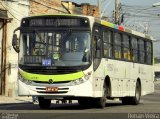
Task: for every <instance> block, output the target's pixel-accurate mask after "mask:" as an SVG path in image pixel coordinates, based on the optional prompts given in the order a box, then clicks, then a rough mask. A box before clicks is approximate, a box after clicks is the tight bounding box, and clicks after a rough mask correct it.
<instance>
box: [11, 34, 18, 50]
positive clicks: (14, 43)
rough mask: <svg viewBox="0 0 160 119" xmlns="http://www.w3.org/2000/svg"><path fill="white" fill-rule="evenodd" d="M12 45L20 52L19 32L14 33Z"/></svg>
mask: <svg viewBox="0 0 160 119" xmlns="http://www.w3.org/2000/svg"><path fill="white" fill-rule="evenodd" d="M12 46H13V49H14V50H15V51H16V52H17V53H19V43H18V38H17V34H13V37H12Z"/></svg>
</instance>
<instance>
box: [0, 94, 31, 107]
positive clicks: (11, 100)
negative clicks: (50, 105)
mask: <svg viewBox="0 0 160 119" xmlns="http://www.w3.org/2000/svg"><path fill="white" fill-rule="evenodd" d="M17 103H32V97H18V96H17V97H6V96H0V105H7V104H17Z"/></svg>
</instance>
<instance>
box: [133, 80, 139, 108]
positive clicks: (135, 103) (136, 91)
mask: <svg viewBox="0 0 160 119" xmlns="http://www.w3.org/2000/svg"><path fill="white" fill-rule="evenodd" d="M140 97H141V86H140V83H139V81H137V83H136V89H135V96H134V97H132V99H131V104H133V105H138V104H139V102H140Z"/></svg>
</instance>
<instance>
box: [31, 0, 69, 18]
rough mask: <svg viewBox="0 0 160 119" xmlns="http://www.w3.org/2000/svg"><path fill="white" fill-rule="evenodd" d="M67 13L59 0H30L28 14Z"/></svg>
mask: <svg viewBox="0 0 160 119" xmlns="http://www.w3.org/2000/svg"><path fill="white" fill-rule="evenodd" d="M59 13H62V14H65V13H68V12H67V11H66V10H65V9H64V7H63V6H62V4H61V0H33V1H30V15H31V16H32V15H42V14H59Z"/></svg>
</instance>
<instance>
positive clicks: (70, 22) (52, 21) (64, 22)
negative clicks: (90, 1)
mask: <svg viewBox="0 0 160 119" xmlns="http://www.w3.org/2000/svg"><path fill="white" fill-rule="evenodd" d="M21 26H22V27H53V26H54V27H80V26H81V27H89V22H88V20H87V19H83V18H57V17H53V18H52V17H50V18H45V17H44V18H43V17H41V18H27V19H23V20H22V24H21Z"/></svg>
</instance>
